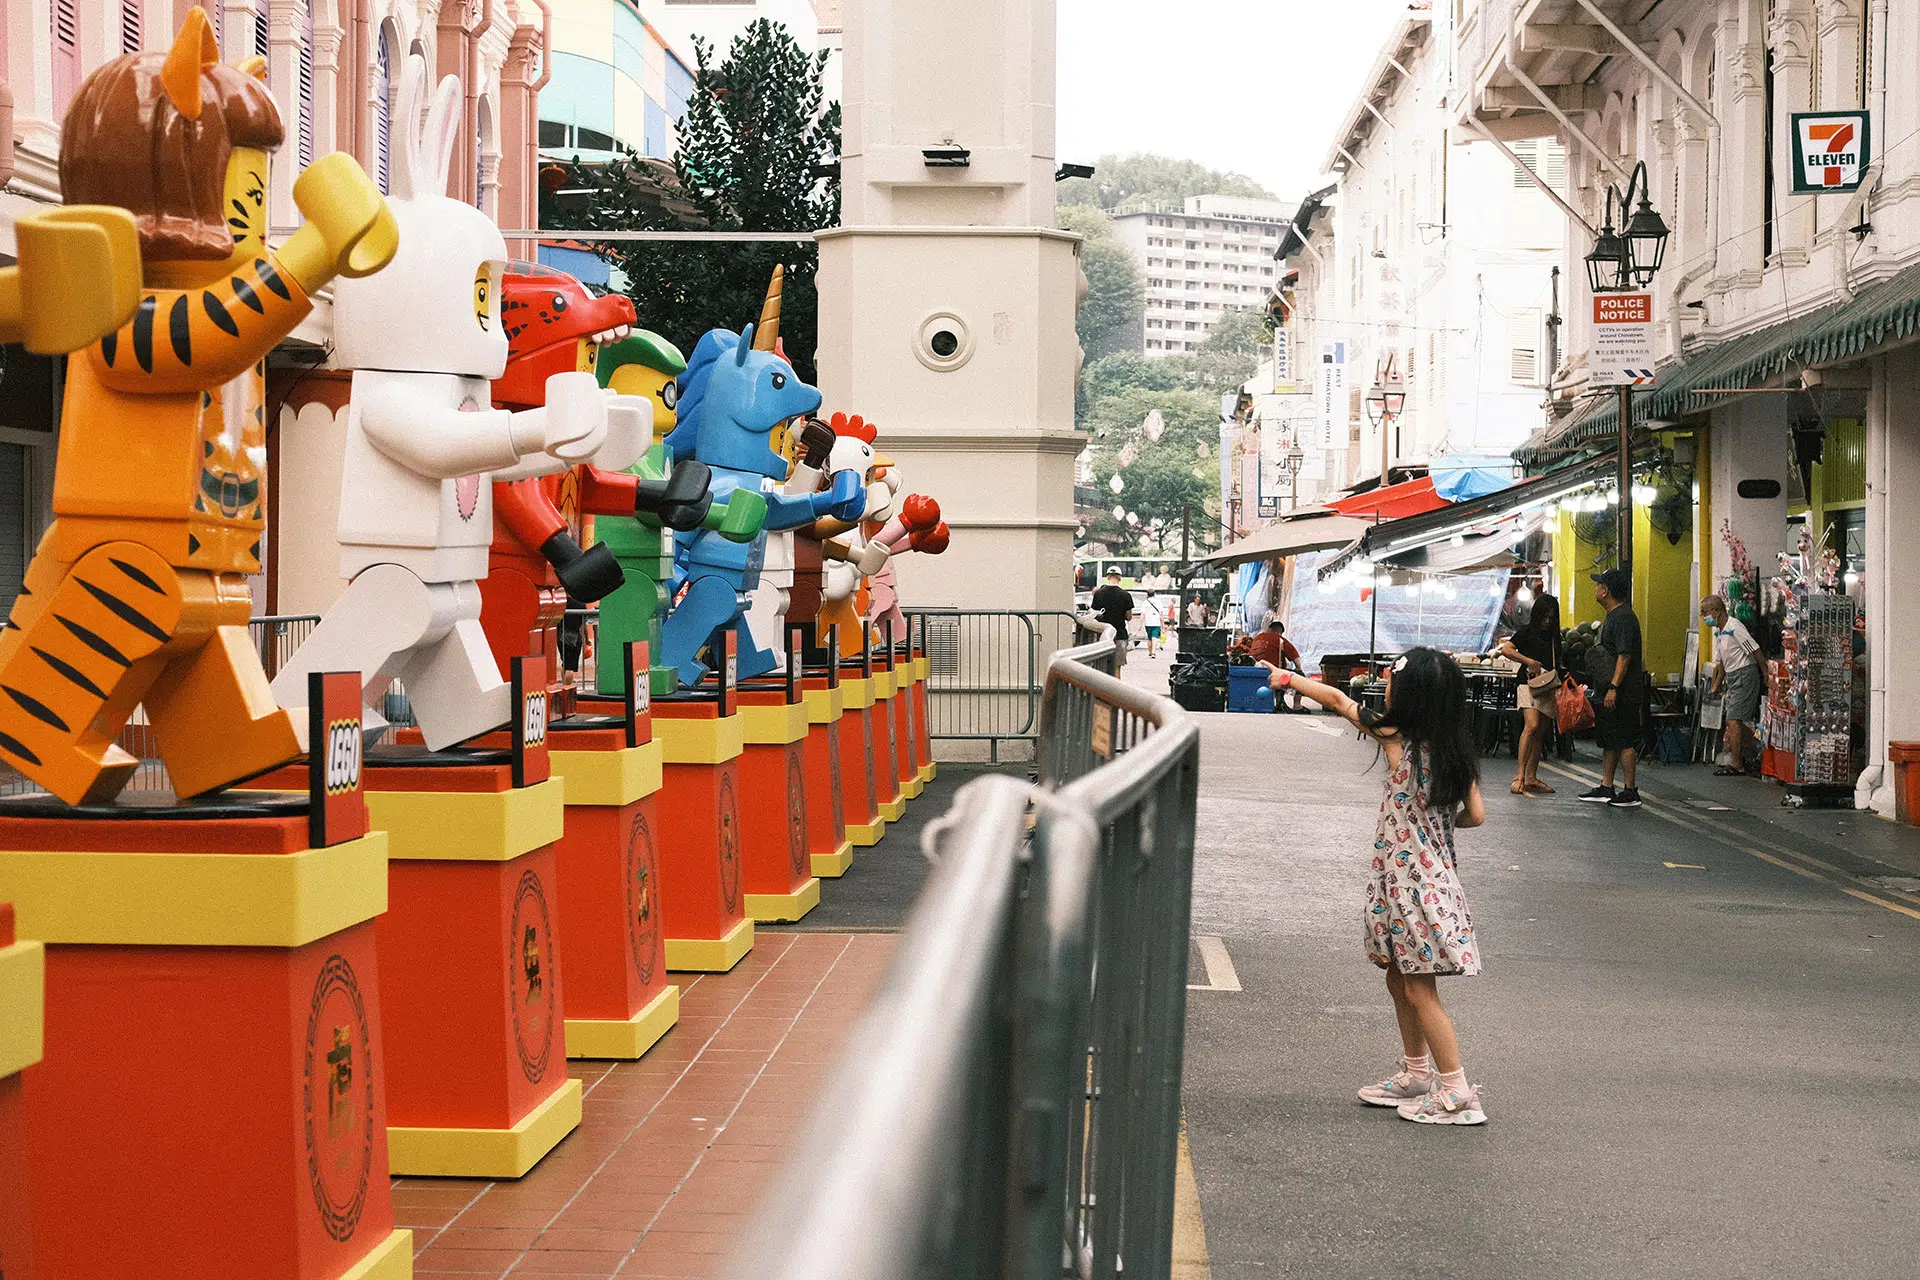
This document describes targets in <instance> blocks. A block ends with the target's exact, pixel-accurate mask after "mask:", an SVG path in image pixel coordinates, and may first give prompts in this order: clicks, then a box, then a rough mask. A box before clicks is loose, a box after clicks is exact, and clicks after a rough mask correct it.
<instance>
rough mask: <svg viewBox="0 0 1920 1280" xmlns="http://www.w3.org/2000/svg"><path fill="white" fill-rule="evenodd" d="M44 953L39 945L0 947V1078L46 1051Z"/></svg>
mask: <svg viewBox="0 0 1920 1280" xmlns="http://www.w3.org/2000/svg"><path fill="white" fill-rule="evenodd" d="M46 1020H47V953H46V949H45V948H44V947H42V946H41V945H40V944H39V943H38V942H16V943H14V944H13V945H11V946H6V947H0V1079H4V1078H5V1077H7V1076H10V1075H12V1074H13V1073H14V1072H16V1071H19V1070H21V1069H22V1068H23V1067H30V1066H32V1065H33V1064H34V1063H36V1062H38V1061H40V1057H41V1055H42V1053H43V1052H44V1051H45V1044H46V1042H45V1030H46Z"/></svg>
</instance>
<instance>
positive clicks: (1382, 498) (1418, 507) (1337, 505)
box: [1327, 476, 1447, 520]
mask: <svg viewBox="0 0 1920 1280" xmlns="http://www.w3.org/2000/svg"><path fill="white" fill-rule="evenodd" d="M1327 505H1328V506H1329V507H1331V508H1333V509H1334V510H1335V511H1338V512H1339V513H1340V514H1342V515H1348V516H1364V517H1366V518H1367V519H1369V520H1371V519H1372V518H1373V517H1374V515H1375V514H1376V513H1377V514H1378V515H1379V517H1380V518H1381V519H1382V520H1398V519H1401V518H1402V517H1404V516H1417V515H1419V514H1421V513H1422V512H1425V511H1438V510H1439V509H1440V508H1441V507H1444V506H1446V505H1447V500H1446V499H1445V498H1443V497H1441V496H1440V495H1439V494H1438V493H1435V492H1434V489H1433V477H1431V476H1419V477H1417V478H1416V479H1413V480H1403V481H1401V482H1400V483H1399V484H1390V485H1388V486H1386V487H1385V488H1384V489H1369V490H1367V491H1366V492H1365V493H1356V494H1353V495H1352V496H1351V497H1346V498H1335V499H1334V500H1333V501H1332V502H1329V503H1328V504H1327Z"/></svg>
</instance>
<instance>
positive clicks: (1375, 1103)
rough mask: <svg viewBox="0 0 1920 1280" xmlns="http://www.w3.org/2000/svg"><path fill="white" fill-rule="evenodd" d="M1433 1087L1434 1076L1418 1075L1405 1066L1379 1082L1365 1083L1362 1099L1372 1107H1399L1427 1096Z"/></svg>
mask: <svg viewBox="0 0 1920 1280" xmlns="http://www.w3.org/2000/svg"><path fill="white" fill-rule="evenodd" d="M1432 1087H1433V1077H1432V1076H1416V1075H1415V1074H1413V1072H1411V1071H1408V1070H1407V1069H1405V1068H1404V1067H1403V1068H1401V1069H1400V1070H1399V1071H1396V1072H1395V1073H1394V1074H1392V1075H1390V1076H1388V1077H1387V1078H1386V1079H1385V1080H1382V1081H1381V1082H1380V1083H1379V1084H1369V1085H1363V1086H1362V1087H1361V1089H1360V1101H1362V1102H1364V1103H1366V1104H1367V1105H1368V1106H1370V1107H1397V1106H1399V1105H1400V1104H1401V1103H1403V1102H1412V1101H1417V1100H1418V1099H1420V1098H1423V1097H1425V1096H1426V1094H1427V1091H1428V1090H1429V1089H1430V1088H1432Z"/></svg>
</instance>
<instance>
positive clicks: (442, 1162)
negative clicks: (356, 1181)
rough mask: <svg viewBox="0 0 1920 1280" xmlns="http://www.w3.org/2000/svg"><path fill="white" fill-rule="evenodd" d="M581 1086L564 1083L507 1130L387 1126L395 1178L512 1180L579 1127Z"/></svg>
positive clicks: (574, 1083)
mask: <svg viewBox="0 0 1920 1280" xmlns="http://www.w3.org/2000/svg"><path fill="white" fill-rule="evenodd" d="M580 1097H581V1088H580V1082H579V1081H578V1080H569V1081H567V1082H566V1083H565V1084H563V1085H561V1086H560V1087H559V1088H558V1089H556V1090H554V1091H553V1092H552V1093H551V1094H549V1095H548V1096H547V1099H546V1101H544V1102H542V1103H541V1104H540V1105H539V1106H537V1107H535V1108H534V1109H533V1110H532V1111H529V1112H528V1113H527V1115H526V1118H525V1119H523V1120H521V1121H520V1123H519V1124H517V1125H515V1126H513V1128H511V1129H402V1128H396V1127H393V1126H389V1127H388V1128H387V1164H388V1167H389V1168H390V1169H391V1170H392V1172H393V1173H394V1174H395V1176H403V1177H404V1176H413V1177H422V1178H518V1177H520V1176H522V1175H523V1174H525V1173H526V1172H527V1171H528V1170H529V1169H531V1168H533V1166H535V1165H536V1164H539V1163H540V1161H541V1159H542V1158H543V1157H544V1156H545V1155H546V1154H547V1152H549V1151H551V1150H553V1149H554V1148H555V1147H556V1146H558V1145H559V1144H560V1139H562V1138H564V1137H566V1136H567V1135H568V1134H570V1133H572V1132H573V1131H574V1130H575V1129H576V1128H578V1127H579V1125H580Z"/></svg>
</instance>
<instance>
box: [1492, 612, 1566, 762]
mask: <svg viewBox="0 0 1920 1280" xmlns="http://www.w3.org/2000/svg"><path fill="white" fill-rule="evenodd" d="M1498 652H1499V653H1500V655H1501V656H1502V657H1505V658H1511V659H1513V660H1514V661H1515V662H1518V663H1519V664H1520V673H1519V674H1518V675H1517V676H1516V677H1515V678H1514V679H1515V684H1516V687H1515V689H1514V705H1516V706H1518V707H1519V708H1520V712H1521V715H1522V716H1523V717H1524V723H1523V724H1522V726H1521V729H1520V750H1519V755H1520V759H1519V761H1518V763H1517V764H1516V765H1515V772H1514V775H1513V785H1512V786H1510V787H1508V788H1507V790H1509V791H1511V792H1513V794H1515V795H1522V794H1524V793H1526V792H1528V791H1537V792H1539V793H1540V794H1542V795H1552V794H1553V788H1552V787H1550V786H1548V785H1547V784H1546V783H1544V782H1542V781H1540V757H1541V755H1543V754H1544V753H1545V751H1546V747H1547V721H1548V719H1549V717H1551V716H1552V715H1553V695H1554V694H1555V693H1557V692H1558V691H1559V688H1560V677H1561V675H1562V672H1561V669H1560V601H1559V600H1558V599H1557V598H1555V597H1554V596H1551V595H1548V594H1546V593H1545V592H1542V593H1541V594H1540V595H1539V597H1538V598H1536V599H1535V600H1534V602H1533V611H1532V612H1531V613H1529V614H1528V615H1527V625H1525V626H1524V627H1521V628H1520V629H1519V630H1518V631H1516V632H1514V633H1513V635H1512V636H1510V637H1509V638H1507V639H1505V640H1502V641H1501V642H1500V648H1499V650H1498Z"/></svg>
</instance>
